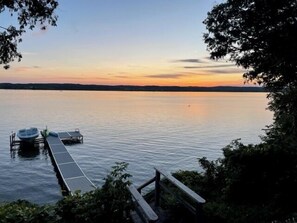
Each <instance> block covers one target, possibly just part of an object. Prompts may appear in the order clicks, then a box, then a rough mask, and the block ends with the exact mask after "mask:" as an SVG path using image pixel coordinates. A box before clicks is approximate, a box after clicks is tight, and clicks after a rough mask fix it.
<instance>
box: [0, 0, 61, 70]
mask: <svg viewBox="0 0 297 223" xmlns="http://www.w3.org/2000/svg"><path fill="white" fill-rule="evenodd" d="M57 6H58V2H57V1H56V0H1V1H0V13H7V16H17V21H18V26H14V25H10V26H8V27H3V26H2V24H0V30H1V31H0V64H3V65H4V68H5V69H8V68H9V65H8V64H9V63H10V62H12V61H14V60H15V59H16V60H18V61H20V60H21V59H22V55H21V53H20V52H18V49H17V46H18V43H20V42H22V34H24V33H25V32H26V29H27V28H28V29H30V30H33V29H34V28H35V26H36V25H40V26H41V29H46V27H47V25H51V26H56V21H57V16H56V15H55V14H54V10H55V9H56V8H57Z"/></svg>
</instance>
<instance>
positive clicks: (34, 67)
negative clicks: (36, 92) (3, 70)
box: [14, 66, 40, 72]
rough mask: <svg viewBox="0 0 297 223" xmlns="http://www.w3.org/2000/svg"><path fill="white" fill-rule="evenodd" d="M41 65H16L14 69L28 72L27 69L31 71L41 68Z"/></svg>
mask: <svg viewBox="0 0 297 223" xmlns="http://www.w3.org/2000/svg"><path fill="white" fill-rule="evenodd" d="M39 68H40V67H39V66H30V67H29V66H21V67H16V68H14V70H15V71H16V72H26V71H31V70H35V69H39Z"/></svg>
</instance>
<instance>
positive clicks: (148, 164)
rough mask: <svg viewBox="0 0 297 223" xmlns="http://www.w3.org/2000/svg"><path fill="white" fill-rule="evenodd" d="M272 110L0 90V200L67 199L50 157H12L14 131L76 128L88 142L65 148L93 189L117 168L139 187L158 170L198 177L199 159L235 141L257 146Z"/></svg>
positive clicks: (183, 97)
mask: <svg viewBox="0 0 297 223" xmlns="http://www.w3.org/2000/svg"><path fill="white" fill-rule="evenodd" d="M267 103H268V100H267V99H266V94H265V93H207V92H198V93H181V92H178V93H173V92H88V91H82V92H80V91H30V90H24V91H23V90H0V104H1V109H0V117H1V126H0V182H1V184H0V201H11V200H16V199H27V200H30V201H33V202H36V203H51V202H55V201H57V200H59V199H60V198H62V195H61V190H60V186H59V184H58V180H57V178H56V174H55V172H54V168H53V166H52V163H51V160H50V157H49V155H48V152H47V150H45V149H43V148H40V149H37V150H35V151H32V152H30V153H28V152H22V151H15V152H10V148H9V135H10V133H11V132H12V131H17V130H18V129H21V128H24V127H31V126H34V127H38V128H39V129H40V130H41V129H44V128H45V127H46V126H47V127H48V129H49V130H52V131H72V130H74V129H76V128H79V129H80V131H81V133H82V134H83V135H84V143H83V144H78V145H72V146H67V149H68V151H69V152H70V154H71V155H72V156H73V158H74V159H75V160H76V161H77V163H78V164H79V165H80V167H81V168H82V170H83V171H84V172H85V174H86V175H87V176H88V177H89V178H90V179H91V180H92V181H93V182H94V183H95V184H96V185H98V186H100V185H102V183H103V181H104V180H103V179H104V177H105V176H106V174H108V173H109V170H110V168H111V166H113V165H114V164H115V162H118V161H125V162H128V163H129V168H128V171H129V173H130V174H132V175H133V178H132V181H133V182H134V183H135V184H136V185H140V184H142V183H144V182H145V181H146V180H148V179H150V178H151V177H153V175H154V169H153V167H154V166H162V167H164V168H165V169H167V170H168V171H175V170H179V169H191V170H192V169H196V170H199V166H198V162H197V158H198V157H203V156H205V157H208V158H209V159H216V158H218V157H221V156H222V151H221V149H222V148H223V147H224V146H226V145H227V144H229V143H230V142H231V141H232V140H233V139H237V138H241V139H242V142H244V143H257V142H259V141H260V139H259V135H261V134H264V132H263V131H262V130H261V129H263V128H265V126H266V125H269V124H271V122H272V113H271V112H269V111H267V110H266V107H267Z"/></svg>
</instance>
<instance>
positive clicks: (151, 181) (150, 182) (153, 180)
mask: <svg viewBox="0 0 297 223" xmlns="http://www.w3.org/2000/svg"><path fill="white" fill-rule="evenodd" d="M155 180H156V177H153V178H152V179H150V180H148V181H147V182H146V183H144V184H142V185H140V186H139V187H137V190H138V192H139V193H141V190H142V189H143V188H145V187H146V186H148V185H150V184H152V183H154V182H155Z"/></svg>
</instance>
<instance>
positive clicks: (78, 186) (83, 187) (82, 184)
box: [65, 177, 95, 193]
mask: <svg viewBox="0 0 297 223" xmlns="http://www.w3.org/2000/svg"><path fill="white" fill-rule="evenodd" d="M65 181H66V184H67V186H68V187H69V188H71V189H72V191H73V192H75V191H77V190H80V191H81V192H82V193H86V192H89V191H92V190H94V189H95V187H94V185H93V184H92V183H90V181H89V180H88V179H87V178H85V177H79V178H70V179H66V180H65Z"/></svg>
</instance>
